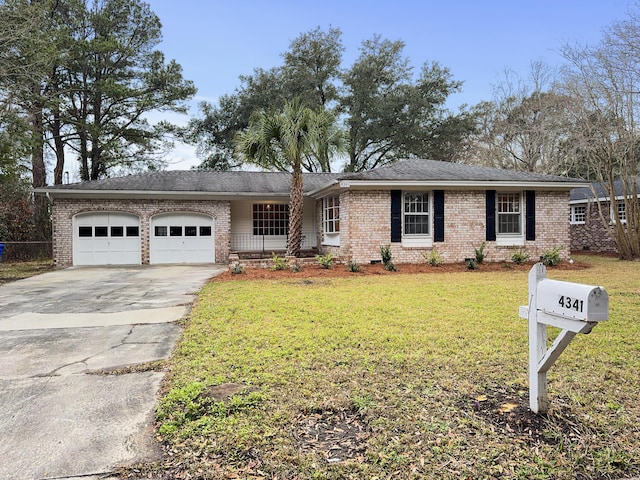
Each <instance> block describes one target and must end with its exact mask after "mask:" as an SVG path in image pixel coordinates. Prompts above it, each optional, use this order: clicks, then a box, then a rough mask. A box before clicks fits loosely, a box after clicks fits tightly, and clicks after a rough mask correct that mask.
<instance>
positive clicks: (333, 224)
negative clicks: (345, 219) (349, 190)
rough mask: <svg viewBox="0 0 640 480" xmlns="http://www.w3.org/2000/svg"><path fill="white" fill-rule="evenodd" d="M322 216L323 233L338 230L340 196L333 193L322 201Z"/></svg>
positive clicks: (337, 231) (336, 231)
mask: <svg viewBox="0 0 640 480" xmlns="http://www.w3.org/2000/svg"><path fill="white" fill-rule="evenodd" d="M322 204H323V205H322V206H323V208H322V211H323V215H322V218H323V219H324V233H339V232H340V197H339V196H337V195H335V196H332V197H326V198H325V199H323V201H322Z"/></svg>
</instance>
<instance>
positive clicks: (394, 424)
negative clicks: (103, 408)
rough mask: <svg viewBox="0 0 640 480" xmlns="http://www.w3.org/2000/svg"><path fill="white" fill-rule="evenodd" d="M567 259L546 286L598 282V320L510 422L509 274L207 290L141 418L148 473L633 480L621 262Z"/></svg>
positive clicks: (639, 422) (634, 301)
mask: <svg viewBox="0 0 640 480" xmlns="http://www.w3.org/2000/svg"><path fill="white" fill-rule="evenodd" d="M580 261H581V262H585V263H588V264H589V265H590V268H587V269H582V270H557V269H556V270H554V269H553V268H550V269H549V270H548V277H549V278H554V279H558V280H569V281H575V282H581V283H589V284H598V285H603V286H604V287H605V288H606V289H607V291H608V292H609V295H610V320H609V321H608V322H604V323H602V324H600V325H598V326H597V327H596V328H595V329H594V331H593V332H592V333H591V334H590V335H579V336H577V337H576V338H575V339H574V340H573V342H572V344H571V345H570V346H569V347H568V349H567V350H566V351H565V352H564V353H563V354H562V356H561V357H560V358H559V360H558V362H557V363H556V365H554V367H552V369H551V370H550V372H549V375H548V379H549V399H550V402H551V410H550V412H549V414H548V415H534V414H532V413H531V412H530V411H529V410H528V373H527V362H528V344H527V341H528V338H527V322H526V320H523V319H520V318H519V317H518V306H519V305H524V304H526V302H527V272H522V271H516V270H510V269H507V268H505V269H504V271H495V272H482V271H473V272H458V273H438V270H437V268H434V269H433V273H425V274H414V275H406V274H402V272H400V273H398V274H393V275H384V276H382V275H381V276H359V277H358V276H354V277H353V278H349V277H347V278H307V277H305V276H304V271H303V272H300V277H295V278H286V279H279V280H260V281H250V280H243V279H242V275H238V276H237V279H234V280H232V281H225V282H222V281H213V282H211V283H210V284H209V285H207V286H206V287H205V288H204V290H202V292H201V294H200V296H199V298H198V301H197V303H196V305H195V306H194V308H193V310H192V312H191V318H190V320H189V321H188V324H187V326H186V329H185V331H184V335H183V338H182V340H181V341H180V343H179V345H178V347H177V349H176V351H175V353H174V356H173V358H172V359H171V362H170V363H171V371H170V373H169V375H168V377H167V382H166V384H165V391H164V393H165V394H164V396H163V398H162V399H161V401H160V404H159V406H158V410H157V420H158V428H159V430H158V431H159V437H160V438H161V439H162V440H164V441H165V447H166V450H167V452H168V456H167V459H166V461H165V462H164V463H163V465H161V466H158V465H156V468H162V469H163V470H165V474H166V475H169V477H170V478H203V479H208V478H212V479H213V478H243V479H249V478H269V479H275V478H279V479H294V478H295V479H348V478H353V479H363V478H367V479H373V478H378V479H387V478H394V479H410V478H444V479H461V478H462V479H464V478H473V479H478V478H506V479H516V478H517V479H534V478H538V479H543V478H553V479H609V478H612V479H615V478H621V477H625V476H631V475H637V474H639V473H640V274H639V273H638V263H632V262H627V263H625V262H620V261H618V260H616V259H613V258H599V257H580ZM335 268H340V267H335ZM549 336H550V337H551V340H552V339H553V336H554V335H553V332H550V335H549ZM148 467H149V468H151V467H150V466H148Z"/></svg>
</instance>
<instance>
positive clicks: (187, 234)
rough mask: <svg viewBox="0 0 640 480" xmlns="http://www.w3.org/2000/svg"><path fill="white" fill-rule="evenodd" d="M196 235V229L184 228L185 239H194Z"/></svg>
mask: <svg viewBox="0 0 640 480" xmlns="http://www.w3.org/2000/svg"><path fill="white" fill-rule="evenodd" d="M197 235H198V227H184V236H185V237H196V236H197Z"/></svg>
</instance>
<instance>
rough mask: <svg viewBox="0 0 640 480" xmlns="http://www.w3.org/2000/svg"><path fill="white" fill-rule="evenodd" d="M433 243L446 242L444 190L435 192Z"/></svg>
mask: <svg viewBox="0 0 640 480" xmlns="http://www.w3.org/2000/svg"><path fill="white" fill-rule="evenodd" d="M433 241H434V242H444V190H434V191H433Z"/></svg>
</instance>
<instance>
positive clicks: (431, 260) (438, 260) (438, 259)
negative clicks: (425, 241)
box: [422, 248, 444, 267]
mask: <svg viewBox="0 0 640 480" xmlns="http://www.w3.org/2000/svg"><path fill="white" fill-rule="evenodd" d="M422 256H423V257H424V259H425V260H426V261H427V263H428V264H429V265H431V266H432V267H437V266H439V265H442V264H443V263H444V259H443V258H442V254H441V253H440V252H438V250H436V249H435V248H434V249H432V250H431V251H430V252H428V253H427V252H424V253H423V254H422Z"/></svg>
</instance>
